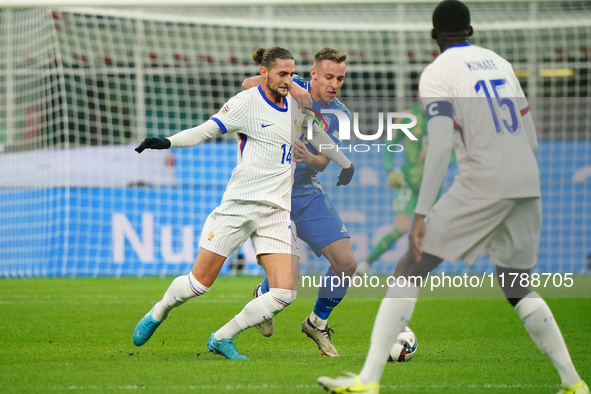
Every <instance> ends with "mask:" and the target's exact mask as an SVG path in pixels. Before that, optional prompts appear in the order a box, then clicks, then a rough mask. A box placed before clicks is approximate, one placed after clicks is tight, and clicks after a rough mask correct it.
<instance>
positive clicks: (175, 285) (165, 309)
mask: <svg viewBox="0 0 591 394" xmlns="http://www.w3.org/2000/svg"><path fill="white" fill-rule="evenodd" d="M208 290H209V287H205V286H204V285H202V284H201V283H200V282H199V281H198V280H197V279H195V277H194V276H193V273H192V272H190V273H189V274H188V275H182V276H179V277H177V278H175V279H174V280H173V281H172V283H171V284H170V286H169V287H168V290H166V293H164V297H162V300H161V301H160V302H158V303H157V304H156V305H155V306H154V314H153V317H154V319H156V320H157V321H163V320H164V319H166V318H167V317H168V313H169V312H170V311H171V310H172V309H173V308H176V307H177V306H179V305H182V304H184V303H185V302H186V301H187V300H189V299H191V298H193V297H197V296H200V295H203V294H204V293H205V292H206V291H208Z"/></svg>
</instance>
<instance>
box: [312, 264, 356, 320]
mask: <svg viewBox="0 0 591 394" xmlns="http://www.w3.org/2000/svg"><path fill="white" fill-rule="evenodd" d="M332 277H336V278H338V279H342V277H339V276H336V275H335V274H333V273H332V271H331V270H330V268H329V269H328V270H327V271H326V273H325V274H324V278H322V280H323V283H326V285H327V286H326V287H320V288H319V289H318V298H316V303H315V304H314V313H315V314H316V316H318V317H319V318H321V319H324V320H327V319H328V316H330V313H331V312H332V310H333V309H334V308H335V307H336V306H337V305H339V302H341V300H342V299H343V298H344V297H345V294H347V289H348V288H349V281H348V280H346V281H340V282H341V283H340V284H339V286H335V287H334V288H332V289H331V283H335V284H336V283H337V281H336V279H335V280H334V282H333V281H332ZM325 278H326V279H325ZM325 280H326V282H324V281H325ZM343 282H344V283H343Z"/></svg>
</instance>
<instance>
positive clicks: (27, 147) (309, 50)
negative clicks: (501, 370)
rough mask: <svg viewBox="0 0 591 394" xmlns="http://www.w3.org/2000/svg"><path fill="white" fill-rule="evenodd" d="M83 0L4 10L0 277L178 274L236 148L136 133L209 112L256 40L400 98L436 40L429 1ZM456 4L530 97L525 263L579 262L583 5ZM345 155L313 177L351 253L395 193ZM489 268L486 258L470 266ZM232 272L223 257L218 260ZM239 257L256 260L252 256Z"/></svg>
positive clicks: (372, 238)
mask: <svg viewBox="0 0 591 394" xmlns="http://www.w3.org/2000/svg"><path fill="white" fill-rule="evenodd" d="M80 4H81V3H80V2H74V1H72V2H67V1H63V2H57V3H56V2H52V4H51V6H49V5H48V4H44V3H43V1H42V0H38V1H28V2H26V3H23V2H18V4H16V3H15V4H12V3H10V2H3V4H2V7H0V21H1V25H0V54H2V56H0V102H1V103H2V105H0V168H2V175H0V277H21V276H101V275H115V276H117V275H134V276H141V275H176V274H179V273H184V272H187V271H188V270H189V269H190V267H191V265H192V263H193V260H194V257H195V255H196V253H197V250H198V240H199V236H200V232H201V226H202V225H203V222H204V220H205V218H206V216H207V214H208V213H209V212H210V211H211V210H212V209H213V208H215V206H217V204H218V203H219V201H220V199H221V196H222V193H223V191H224V189H225V184H226V182H227V181H228V179H229V177H230V173H231V170H232V169H233V167H234V165H235V163H236V153H235V147H236V145H235V144H236V142H235V141H234V139H233V138H227V137H223V138H218V139H216V140H214V141H210V142H206V143H204V144H202V145H200V146H198V147H195V148H192V149H177V150H171V151H146V152H144V153H143V154H142V155H137V153H136V152H134V151H133V148H134V147H135V146H136V145H137V144H138V143H139V142H140V141H141V140H143V138H145V137H151V136H158V137H164V136H168V135H171V134H173V133H175V132H178V131H180V130H183V129H185V128H188V127H191V126H194V125H197V124H200V123H201V122H203V121H204V120H206V119H208V117H209V116H211V115H212V114H214V113H215V112H217V110H218V109H219V108H220V107H221V106H222V105H223V103H224V102H225V101H226V100H227V99H228V98H230V97H232V96H233V95H235V94H236V93H238V92H239V91H240V90H241V89H242V87H241V83H242V81H243V79H244V78H245V77H247V76H251V75H254V74H256V73H257V72H258V67H257V66H255V65H254V63H253V62H252V59H251V54H252V52H253V51H254V50H256V49H257V48H259V47H271V46H276V45H277V46H282V47H285V48H287V49H289V50H290V51H291V52H292V53H293V54H294V57H295V60H296V69H297V73H298V74H301V75H302V76H304V77H305V78H309V77H310V73H309V70H310V67H311V62H312V59H313V56H314V54H315V52H316V51H318V50H319V49H321V48H322V47H325V46H329V47H334V48H337V49H339V50H343V51H345V52H346V53H347V54H348V62H347V76H346V80H345V83H344V85H343V88H342V90H341V96H342V97H343V101H345V102H346V99H347V98H392V99H394V100H401V101H404V99H405V98H412V97H414V96H415V95H416V90H417V86H418V77H419V75H420V73H421V71H422V70H423V69H424V67H425V66H426V65H427V64H429V63H430V62H431V61H432V60H433V59H434V57H435V56H436V55H437V47H436V45H435V43H434V42H433V40H432V39H431V38H430V35H429V31H430V28H431V24H430V20H431V13H432V10H433V7H434V6H435V5H436V4H437V2H430V1H417V2H415V1H410V0H409V1H393V2H390V1H371V2H366V3H365V4H359V3H358V2H354V1H331V0H329V1H324V2H317V1H314V2H312V1H298V2H296V1H285V2H270V3H269V2H260V1H259V2H256V1H242V2H237V1H234V2H232V1H223V0H221V1H219V2H215V3H214V2H211V1H209V2H199V3H198V5H194V4H195V3H194V2H188V1H181V0H176V1H175V2H174V3H173V5H174V7H171V6H168V5H167V7H166V8H165V7H162V6H158V4H157V3H152V2H149V1H146V0H143V1H141V2H139V1H138V2H126V3H125V4H126V5H128V6H123V4H122V3H114V2H106V1H105V2H100V1H93V2H92V3H84V4H85V5H88V6H85V7H81V6H80ZM107 6H108V7H107ZM130 6H133V7H130ZM19 7H20V8H19ZM22 7H25V8H22ZM27 7H28V8H27ZM47 7H52V8H47ZM109 7H110V8H109ZM470 9H471V12H472V25H473V26H474V29H475V34H474V37H473V38H472V39H471V42H473V43H474V44H477V45H482V46H485V47H488V48H491V49H493V50H494V51H496V52H497V53H499V54H500V55H502V56H504V57H505V58H507V59H508V60H509V61H511V62H512V64H513V66H514V68H515V70H516V73H517V75H518V77H519V79H520V81H521V83H522V85H523V87H524V90H525V91H526V94H527V95H528V96H529V97H530V102H531V106H532V114H533V116H534V119H535V122H536V125H537V130H538V138H539V141H540V149H539V152H538V162H539V164H540V170H541V176H542V192H543V202H544V211H543V232H542V239H541V243H540V263H539V265H538V269H540V270H541V271H544V272H574V273H581V272H584V271H585V270H586V269H587V267H588V264H589V263H588V261H587V260H588V255H590V254H591V247H590V246H589V244H588V240H589V239H591V127H590V125H591V112H589V110H588V109H589V108H591V99H590V96H591V89H590V88H591V82H590V79H589V69H590V68H591V67H590V65H591V5H590V4H589V3H588V2H583V1H558V2H556V1H534V0H531V1H526V0H522V1H517V0H513V1H497V2H490V1H486V2H485V1H474V2H470ZM329 16H330V17H329ZM400 110H403V108H400ZM351 157H352V159H353V162H354V163H355V165H356V168H357V169H358V170H357V171H358V172H357V173H358V174H359V175H358V176H356V177H355V178H354V180H353V183H352V184H351V185H349V186H347V187H346V188H342V187H339V188H337V187H335V186H334V183H335V182H334V180H335V179H336V176H337V175H338V168H336V166H334V165H330V166H329V167H328V169H327V170H326V171H325V172H324V173H322V174H320V175H319V179H320V182H321V183H322V184H323V186H324V188H325V190H326V191H327V193H328V194H329V195H330V197H331V199H332V200H333V202H334V203H335V205H336V207H337V210H338V211H339V212H340V213H341V216H342V217H343V220H344V221H345V223H346V224H347V226H348V228H349V231H350V233H351V241H352V244H353V246H354V250H355V253H356V256H357V257H358V258H359V259H363V258H364V257H366V256H367V253H368V252H369V250H370V248H371V247H372V246H373V245H374V244H375V243H376V242H377V241H378V240H379V238H380V237H381V236H382V235H383V234H384V232H385V231H387V229H389V228H391V226H392V225H393V220H394V216H393V212H392V208H391V204H392V200H393V197H394V192H393V191H392V190H391V189H389V188H388V187H387V183H386V174H385V173H384V170H383V168H382V167H383V165H382V162H383V158H382V155H381V154H373V155H368V154H365V155H363V154H359V153H355V152H352V153H351ZM452 177H453V171H452V172H450V173H449V174H448V176H447V177H446V185H447V186H448V185H449V183H450V181H451V179H452ZM405 248H406V241H405V240H404V239H401V240H400V241H399V242H398V243H397V245H396V246H395V247H394V248H393V249H392V250H390V251H389V252H387V253H386V254H385V255H384V256H382V258H380V259H379V260H378V261H376V263H375V264H374V266H372V267H373V268H374V269H375V270H376V272H381V273H389V272H391V269H392V266H393V264H394V263H395V261H396V260H397V258H399V257H400V255H401V254H402V253H403V252H404V250H405ZM306 250H307V249H306ZM241 254H244V253H242V252H241ZM236 258H237V256H232V258H231V259H230V260H235V259H236ZM445 264H447V263H445ZM444 267H445V270H446V272H454V270H455V272H459V271H460V270H462V269H464V266H463V265H461V264H458V265H451V264H449V265H445V266H444ZM302 269H303V270H305V271H306V270H307V271H310V272H316V271H317V272H324V271H325V269H326V265H325V264H323V263H318V262H317V259H316V258H315V256H314V255H313V254H312V253H311V252H309V251H308V252H307V255H305V256H304V257H303V258H302ZM489 269H490V264H489V263H488V262H487V261H486V260H479V261H478V263H477V264H476V266H475V267H474V270H475V271H484V270H489ZM231 272H233V271H232V267H231V266H230V265H228V266H227V267H224V270H223V271H222V273H224V274H229V273H231ZM244 272H245V273H250V274H258V273H261V270H260V268H259V267H258V266H257V265H256V263H254V262H249V263H248V264H246V266H245V270H244Z"/></svg>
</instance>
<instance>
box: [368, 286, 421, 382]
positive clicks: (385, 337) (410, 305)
mask: <svg viewBox="0 0 591 394" xmlns="http://www.w3.org/2000/svg"><path fill="white" fill-rule="evenodd" d="M418 294H419V288H418V287H416V286H415V285H409V286H406V287H392V288H390V289H389V290H388V292H387V293H386V297H384V299H383V300H382V303H381V304H380V308H379V309H378V314H377V316H376V320H375V322H374V326H373V330H372V333H371V340H370V346H369V352H368V354H367V358H366V359H365V364H364V365H363V369H362V370H361V373H360V374H359V378H360V379H361V381H362V382H363V383H372V382H379V381H380V378H381V377H382V372H383V371H384V366H385V365H386V362H387V361H388V356H389V355H390V349H392V345H394V342H395V341H396V337H397V336H398V334H399V333H400V332H401V331H402V330H403V329H404V327H405V326H406V325H407V324H408V322H409V321H410V318H411V316H412V313H413V311H414V308H415V304H416V301H417V296H418Z"/></svg>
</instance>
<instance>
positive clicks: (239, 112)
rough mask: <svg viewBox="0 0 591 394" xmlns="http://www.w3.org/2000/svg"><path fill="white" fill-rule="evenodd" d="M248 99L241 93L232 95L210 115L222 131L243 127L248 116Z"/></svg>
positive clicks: (235, 130) (232, 130)
mask: <svg viewBox="0 0 591 394" xmlns="http://www.w3.org/2000/svg"><path fill="white" fill-rule="evenodd" d="M248 104H249V103H248V100H247V98H246V97H245V95H243V94H239V95H237V96H234V97H232V98H231V99H230V100H228V101H227V102H226V103H225V104H224V105H223V106H222V108H221V109H220V110H219V111H218V112H217V113H216V114H215V115H213V116H212V117H211V120H213V121H214V122H216V123H217V125H218V126H219V127H220V129H221V130H222V133H224V134H225V133H227V132H237V131H239V130H242V129H244V126H245V125H246V119H247V116H248Z"/></svg>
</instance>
